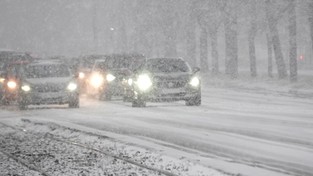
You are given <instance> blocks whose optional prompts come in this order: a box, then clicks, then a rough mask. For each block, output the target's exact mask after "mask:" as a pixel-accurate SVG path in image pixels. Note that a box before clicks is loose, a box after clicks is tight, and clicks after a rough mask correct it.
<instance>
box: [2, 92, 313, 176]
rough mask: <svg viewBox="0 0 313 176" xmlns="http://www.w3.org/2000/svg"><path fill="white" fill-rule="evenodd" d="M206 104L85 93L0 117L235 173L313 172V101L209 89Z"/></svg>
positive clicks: (260, 175)
mask: <svg viewBox="0 0 313 176" xmlns="http://www.w3.org/2000/svg"><path fill="white" fill-rule="evenodd" d="M202 96H203V98H202V102H203V105H202V106H200V107H187V106H185V105H184V102H175V103H148V104H147V105H148V106H147V107H146V108H132V107H131V104H130V103H125V102H122V101H120V100H113V101H111V102H103V101H98V100H94V99H89V98H86V97H82V98H81V108H80V109H67V108H66V106H48V107H47V106H40V107H38V106H37V107H36V106H34V107H31V108H30V110H28V111H24V112H23V111H17V110H16V107H14V106H11V107H5V108H1V110H0V122H4V123H7V124H14V121H15V120H18V119H20V118H24V119H30V120H36V121H52V122H54V123H57V124H61V125H63V126H69V127H72V128H78V129H80V130H84V131H96V132H97V133H103V134H105V135H107V136H110V137H112V138H116V139H117V140H120V141H124V142H129V143H134V144H137V145H140V146H143V147H147V148H152V149H155V150H157V151H159V152H160V153H161V154H164V155H168V156H171V157H175V158H185V159H187V160H190V161H192V162H195V163H198V164H201V165H204V166H207V167H209V168H213V169H216V170H221V171H223V172H226V173H231V174H241V175H253V176H271V175H272V176H279V175H313V165H312V163H313V99H312V98H299V97H294V96H286V95H280V94H278V93H274V94H272V93H264V92H259V93H255V92H253V91H251V90H250V91H246V90H244V89H242V90H235V89H220V88H212V87H210V88H209V87H207V88H204V89H203V91H202Z"/></svg>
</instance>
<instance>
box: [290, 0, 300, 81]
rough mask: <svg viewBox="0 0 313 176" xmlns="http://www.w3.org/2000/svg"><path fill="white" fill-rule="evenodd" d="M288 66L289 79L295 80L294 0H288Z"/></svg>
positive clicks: (296, 73) (295, 26)
mask: <svg viewBox="0 0 313 176" xmlns="http://www.w3.org/2000/svg"><path fill="white" fill-rule="evenodd" d="M288 16H289V20H288V21H289V68H290V81H291V82H295V81H297V75H298V71H297V20H296V4H295V0H289V8H288Z"/></svg>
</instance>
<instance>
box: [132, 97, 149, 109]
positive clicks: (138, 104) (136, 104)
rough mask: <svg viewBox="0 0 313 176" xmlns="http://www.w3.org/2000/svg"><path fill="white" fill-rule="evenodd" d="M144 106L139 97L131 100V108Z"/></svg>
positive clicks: (142, 100)
mask: <svg viewBox="0 0 313 176" xmlns="http://www.w3.org/2000/svg"><path fill="white" fill-rule="evenodd" d="M146 104H147V103H146V101H145V100H144V99H143V98H140V97H138V99H133V100H132V107H146Z"/></svg>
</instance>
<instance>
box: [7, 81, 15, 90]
mask: <svg viewBox="0 0 313 176" xmlns="http://www.w3.org/2000/svg"><path fill="white" fill-rule="evenodd" d="M7 86H8V88H9V89H15V88H16V86H17V84H16V82H15V81H9V82H8V83H7Z"/></svg>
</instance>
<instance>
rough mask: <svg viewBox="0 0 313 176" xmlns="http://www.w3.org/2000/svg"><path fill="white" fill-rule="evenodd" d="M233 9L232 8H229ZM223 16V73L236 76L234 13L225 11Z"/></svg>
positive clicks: (236, 57)
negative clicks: (224, 56) (224, 55)
mask: <svg viewBox="0 0 313 176" xmlns="http://www.w3.org/2000/svg"><path fill="white" fill-rule="evenodd" d="M231 10H233V9H231ZM226 13H227V14H226V17H225V23H224V25H225V50H226V51H225V54H226V58H225V64H226V65H225V73H226V74H227V75H229V76H230V77H231V78H237V77H238V43H237V29H236V28H237V16H236V13H230V12H226Z"/></svg>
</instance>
